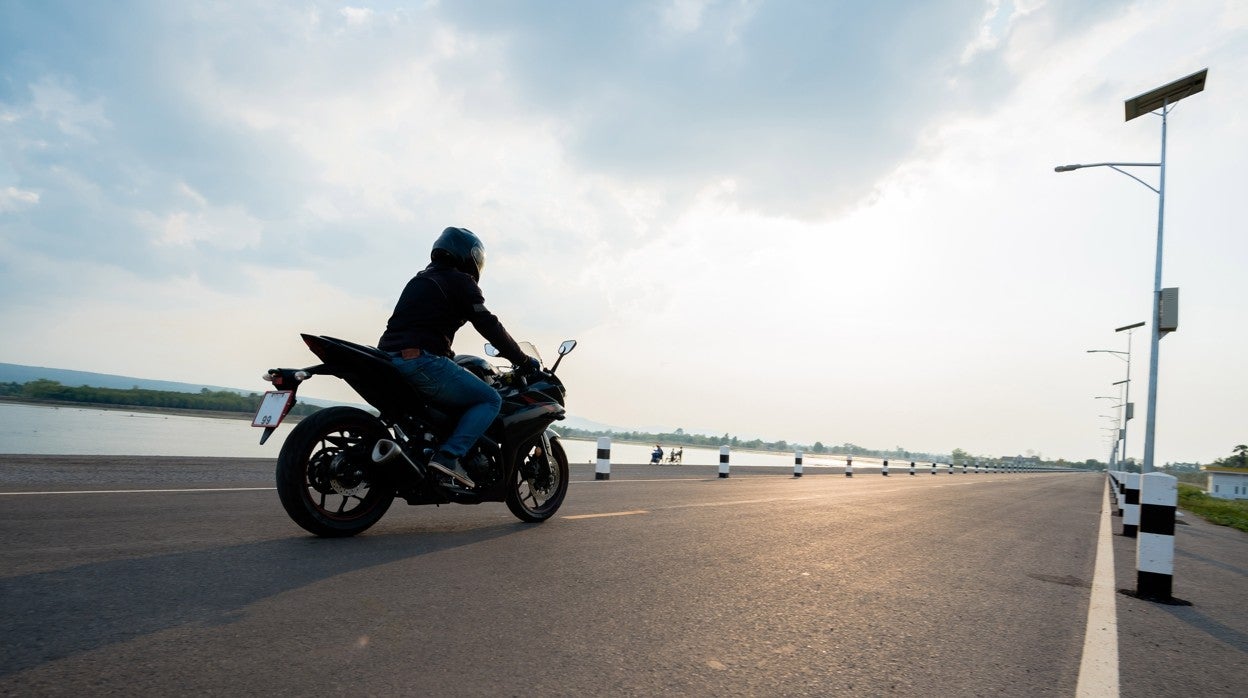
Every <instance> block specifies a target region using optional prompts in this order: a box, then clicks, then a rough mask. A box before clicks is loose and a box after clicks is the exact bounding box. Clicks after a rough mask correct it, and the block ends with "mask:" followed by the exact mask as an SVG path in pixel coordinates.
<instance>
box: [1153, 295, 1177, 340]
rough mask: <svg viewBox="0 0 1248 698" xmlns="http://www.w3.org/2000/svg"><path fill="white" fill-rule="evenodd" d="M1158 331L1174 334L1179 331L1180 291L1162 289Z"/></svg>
mask: <svg viewBox="0 0 1248 698" xmlns="http://www.w3.org/2000/svg"><path fill="white" fill-rule="evenodd" d="M1157 316H1158V317H1157V329H1158V330H1160V331H1162V332H1174V331H1175V330H1177V329H1179V289H1178V288H1163V289H1161V303H1160V307H1159V308H1158V310H1157Z"/></svg>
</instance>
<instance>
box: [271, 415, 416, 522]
mask: <svg viewBox="0 0 1248 698" xmlns="http://www.w3.org/2000/svg"><path fill="white" fill-rule="evenodd" d="M389 436H390V433H389V432H388V431H387V430H386V428H385V426H384V425H383V424H382V423H381V421H380V420H378V419H377V418H376V417H374V416H373V415H371V414H369V413H367V412H365V411H363V410H360V409H356V408H354V407H329V408H326V409H323V410H318V411H317V412H315V413H313V414H312V415H310V416H308V417H305V418H304V419H303V420H301V421H300V422H299V423H298V424H297V425H295V428H294V430H292V431H291V432H290V436H288V437H286V443H284V444H283V445H282V451H281V453H280V454H279V455H278V457H277V495H278V498H280V499H281V501H282V507H283V508H285V509H286V513H287V514H288V515H289V516H290V518H291V519H292V520H293V521H294V522H295V523H297V524H299V525H300V526H302V527H303V528H304V529H305V530H307V531H308V532H309V533H314V534H316V535H318V536H321V537H324V538H341V537H345V536H354V535H355V534H357V533H360V532H362V531H364V530H366V529H368V527H370V526H372V525H373V524H375V523H377V521H378V520H379V519H380V518H381V517H382V515H384V514H385V513H386V510H387V509H389V508H390V504H391V502H393V501H394V490H393V489H392V488H391V487H389V486H387V485H385V484H380V483H375V482H373V481H372V480H370V474H372V473H374V472H375V471H374V468H375V467H376V466H375V464H374V463H373V461H372V457H371V453H372V450H373V445H374V444H376V443H377V441H378V439H382V438H389Z"/></svg>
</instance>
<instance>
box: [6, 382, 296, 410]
mask: <svg viewBox="0 0 1248 698" xmlns="http://www.w3.org/2000/svg"><path fill="white" fill-rule="evenodd" d="M0 396H4V397H15V398H22V399H28V400H52V401H56V402H80V403H87V404H93V405H113V406H118V407H163V408H172V409H182V410H209V411H212V412H241V413H254V412H255V411H256V410H258V409H260V402H261V401H262V400H263V399H264V396H263V395H260V394H258V393H251V394H249V395H241V394H239V393H233V392H230V391H227V390H209V389H208V388H204V389H202V390H200V391H199V392H198V393H180V392H176V391H171V390H146V389H143V388H139V387H134V388H126V389H122V388H96V387H92V386H89V385H81V386H70V385H62V384H61V383H60V382H58V381H54V380H47V379H43V378H41V379H39V380H33V381H28V382H26V383H0ZM318 409H320V408H319V407H316V406H314V405H309V404H306V403H297V404H296V405H295V406H294V407H293V408H291V410H290V414H292V415H303V416H306V415H309V414H312V413H313V412H315V411H317V410H318Z"/></svg>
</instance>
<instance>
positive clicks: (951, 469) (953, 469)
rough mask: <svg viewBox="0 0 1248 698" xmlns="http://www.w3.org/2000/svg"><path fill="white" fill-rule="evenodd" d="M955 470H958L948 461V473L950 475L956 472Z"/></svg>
mask: <svg viewBox="0 0 1248 698" xmlns="http://www.w3.org/2000/svg"><path fill="white" fill-rule="evenodd" d="M956 472H958V471H957V469H956V468H954V466H953V463H950V464H949V474H950V475H953V474H954V473H956Z"/></svg>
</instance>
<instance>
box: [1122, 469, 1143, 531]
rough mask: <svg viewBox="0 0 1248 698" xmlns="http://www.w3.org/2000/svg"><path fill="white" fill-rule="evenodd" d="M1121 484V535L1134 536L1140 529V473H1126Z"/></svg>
mask: <svg viewBox="0 0 1248 698" xmlns="http://www.w3.org/2000/svg"><path fill="white" fill-rule="evenodd" d="M1123 486H1124V489H1123V491H1122V535H1124V536H1126V537H1127V538H1135V536H1136V533H1137V532H1138V531H1139V529H1140V474H1139V473H1127V474H1126V476H1125V477H1124V478H1123Z"/></svg>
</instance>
